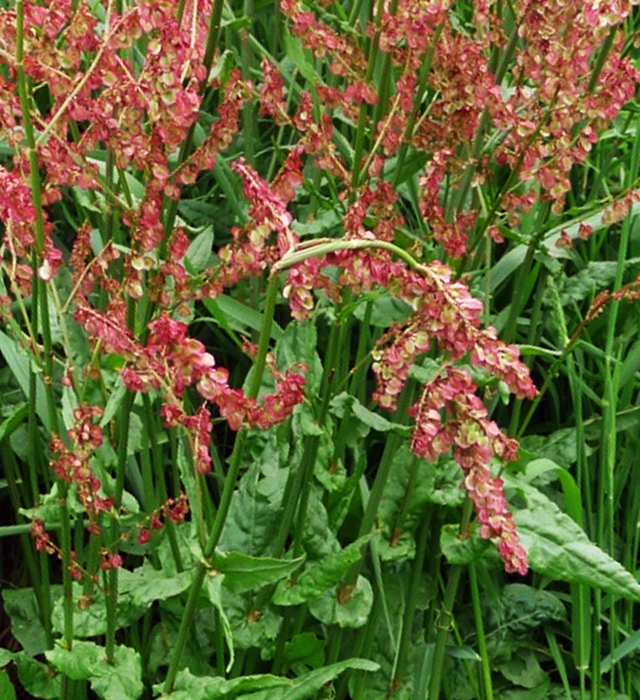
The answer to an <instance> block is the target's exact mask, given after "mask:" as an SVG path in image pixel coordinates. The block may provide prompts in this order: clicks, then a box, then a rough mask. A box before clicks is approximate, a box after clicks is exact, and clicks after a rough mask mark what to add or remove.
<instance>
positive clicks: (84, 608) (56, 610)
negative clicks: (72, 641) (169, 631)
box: [51, 569, 148, 638]
mask: <svg viewBox="0 0 640 700" xmlns="http://www.w3.org/2000/svg"><path fill="white" fill-rule="evenodd" d="M128 574H129V572H128V571H126V572H125V570H124V569H122V570H120V572H119V578H120V580H122V577H123V575H124V576H126V575H128ZM57 588H58V591H57V595H56V600H55V603H54V605H53V612H52V614H51V623H52V625H53V630H54V632H59V633H61V634H62V633H63V631H64V609H63V599H62V594H61V590H60V589H61V587H60V586H59V587H57ZM73 602H74V616H73V633H74V635H75V636H76V637H80V638H85V637H95V636H96V635H98V634H104V633H105V632H106V631H107V606H106V602H105V597H104V595H103V594H102V593H101V592H99V591H95V592H94V594H93V595H85V592H84V590H83V587H82V585H81V584H79V583H74V584H73ZM147 607H148V606H146V605H145V606H142V605H139V604H138V605H134V604H133V603H132V601H131V599H130V598H128V597H127V596H126V595H122V592H121V591H120V596H119V597H118V609H117V618H116V629H122V628H123V627H129V626H130V625H131V624H132V623H133V622H134V621H135V620H138V619H140V618H141V617H142V616H143V615H144V613H145V610H146V609H147Z"/></svg>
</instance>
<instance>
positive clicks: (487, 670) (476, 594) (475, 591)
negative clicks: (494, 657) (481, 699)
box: [469, 564, 493, 700]
mask: <svg viewBox="0 0 640 700" xmlns="http://www.w3.org/2000/svg"><path fill="white" fill-rule="evenodd" d="M469 585H470V588H471V601H472V604H473V617H474V620H475V623H476V638H477V640H478V651H479V652H480V659H481V663H482V679H483V681H484V694H485V698H486V700H493V684H492V682H491V661H490V659H489V652H488V651H487V640H486V637H485V634H484V624H483V621H482V607H481V605H480V589H479V587H478V575H477V573H476V565H475V564H471V565H470V566H469Z"/></svg>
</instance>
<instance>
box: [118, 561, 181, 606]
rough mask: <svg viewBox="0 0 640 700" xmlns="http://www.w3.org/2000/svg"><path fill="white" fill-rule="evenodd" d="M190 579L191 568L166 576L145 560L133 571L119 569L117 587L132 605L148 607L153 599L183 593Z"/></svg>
mask: <svg viewBox="0 0 640 700" xmlns="http://www.w3.org/2000/svg"><path fill="white" fill-rule="evenodd" d="M192 580H193V570H191V571H182V572H180V573H178V574H175V575H173V576H168V575H167V572H166V571H164V570H162V569H160V570H159V571H157V570H156V569H154V568H153V567H152V566H151V564H150V563H149V562H148V561H145V563H144V564H143V565H142V566H140V567H138V568H137V569H134V570H133V571H127V570H126V569H122V570H121V571H120V584H119V589H120V594H121V595H122V596H126V598H128V599H129V600H131V602H132V603H133V605H136V606H141V607H144V608H148V607H149V605H150V604H151V603H152V602H153V601H154V600H166V599H167V598H171V597H172V596H175V595H179V594H180V593H183V592H184V591H186V590H187V588H189V586H190V585H191V581H192Z"/></svg>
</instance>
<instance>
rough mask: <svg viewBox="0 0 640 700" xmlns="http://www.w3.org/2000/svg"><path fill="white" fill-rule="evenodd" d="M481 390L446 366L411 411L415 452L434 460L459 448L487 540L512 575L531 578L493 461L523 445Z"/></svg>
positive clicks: (466, 483)
mask: <svg viewBox="0 0 640 700" xmlns="http://www.w3.org/2000/svg"><path fill="white" fill-rule="evenodd" d="M475 390H476V386H475V384H474V383H473V382H472V380H471V378H470V377H469V375H468V374H467V372H465V371H464V370H462V369H459V368H456V367H452V366H445V367H443V368H442V371H441V373H440V374H439V375H438V376H437V377H435V378H434V379H433V380H431V381H429V382H427V383H426V384H425V386H424V387H423V390H422V397H421V399H420V401H418V402H417V403H416V404H414V405H413V406H412V407H411V408H410V409H409V413H410V415H412V416H413V417H414V418H415V421H416V424H415V428H414V432H413V438H412V443H411V448H412V450H413V451H414V452H415V453H416V454H417V455H419V456H420V457H424V458H425V459H427V460H429V461H434V460H436V459H437V458H438V457H440V456H441V455H444V454H447V453H448V452H449V451H450V450H451V449H453V456H454V458H455V460H456V461H457V462H458V464H459V465H460V466H461V467H462V470H463V472H464V481H463V486H464V488H465V489H466V490H467V493H468V494H469V497H470V498H471V500H472V502H473V505H474V506H475V509H476V513H477V514H478V519H479V521H480V535H481V537H484V538H485V539H490V540H492V541H494V542H495V543H496V544H497V547H498V551H499V552H500V555H501V556H502V558H503V559H504V562H505V569H506V570H507V571H509V572H516V571H517V572H519V573H521V574H525V573H526V571H527V556H526V553H525V551H524V549H523V548H522V545H521V544H520V542H519V540H518V536H517V534H516V530H515V525H514V522H513V517H512V516H511V513H510V512H509V509H508V506H507V502H506V499H505V497H504V492H503V490H502V486H503V482H502V480H501V479H496V478H493V477H492V475H491V460H492V457H493V456H494V455H495V456H497V457H500V458H501V459H503V460H515V459H516V458H517V443H516V442H515V440H511V439H509V438H507V437H505V435H504V434H503V433H502V432H501V431H500V430H499V428H498V426H497V425H496V424H495V423H494V422H493V421H490V420H488V418H487V409H486V407H485V406H484V404H483V403H482V401H481V400H480V399H479V398H478V397H477V396H476V395H475Z"/></svg>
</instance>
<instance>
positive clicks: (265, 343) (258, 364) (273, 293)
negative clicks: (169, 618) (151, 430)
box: [164, 272, 278, 694]
mask: <svg viewBox="0 0 640 700" xmlns="http://www.w3.org/2000/svg"><path fill="white" fill-rule="evenodd" d="M277 294H278V277H277V275H276V274H273V272H272V274H271V276H270V278H269V284H268V286H267V297H266V301H265V309H264V314H263V317H262V328H261V330H260V341H259V345H258V353H257V355H256V361H255V364H254V366H253V376H252V379H251V383H250V386H249V391H248V392H247V393H248V396H250V397H256V396H257V395H258V392H259V391H260V386H261V384H262V375H263V373H264V369H265V365H266V359H267V351H268V349H269V338H270V337H271V326H272V325H273V315H274V312H275V307H276V300H277ZM247 433H248V430H247V428H244V427H243V428H241V429H240V431H239V432H238V435H237V437H236V441H235V444H234V446H233V453H232V455H231V462H230V464H229V471H228V473H227V476H226V478H225V482H224V489H223V491H222V496H221V497H220V505H219V506H218V511H217V512H216V518H215V520H214V523H213V527H212V529H211V532H210V533H209V538H208V541H207V543H206V545H205V548H204V551H203V559H202V560H201V561H200V562H199V563H198V565H197V566H196V571H195V575H194V580H193V583H192V584H191V588H190V589H189V595H188V597H187V604H186V607H185V611H184V613H183V615H182V620H181V623H180V629H179V631H178V639H177V642H176V646H175V648H174V650H173V655H172V657H171V663H170V665H169V670H168V671H167V677H166V679H165V682H164V692H165V694H169V693H171V692H172V691H173V686H174V683H175V679H176V675H177V673H178V668H179V666H180V661H181V659H182V654H183V652H184V648H185V646H186V643H187V639H188V637H189V636H190V635H191V633H192V629H193V620H194V617H195V614H196V610H197V607H198V600H199V598H200V590H201V589H202V584H203V583H204V578H205V575H206V574H207V571H208V570H209V559H210V558H211V557H212V555H213V553H214V552H215V549H216V547H217V546H218V542H219V541H220V536H221V535H222V531H223V529H224V526H225V523H226V520H227V515H228V513H229V508H230V507H231V499H232V497H233V492H234V490H235V487H236V482H237V480H238V475H239V473H240V467H241V465H242V458H243V456H244V447H245V444H246V441H247Z"/></svg>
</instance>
